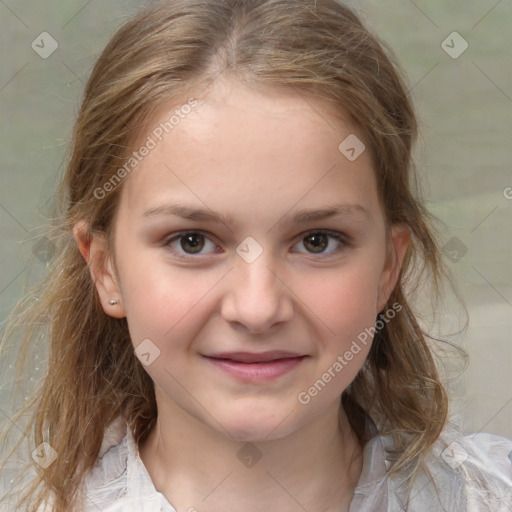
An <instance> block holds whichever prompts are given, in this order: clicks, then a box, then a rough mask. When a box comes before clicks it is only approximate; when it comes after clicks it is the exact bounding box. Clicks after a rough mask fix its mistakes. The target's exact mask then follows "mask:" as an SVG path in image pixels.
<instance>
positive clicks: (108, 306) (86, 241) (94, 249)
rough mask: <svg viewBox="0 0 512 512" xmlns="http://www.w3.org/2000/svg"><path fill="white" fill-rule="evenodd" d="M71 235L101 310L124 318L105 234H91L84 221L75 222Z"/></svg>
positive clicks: (119, 292) (115, 316) (119, 291)
mask: <svg viewBox="0 0 512 512" xmlns="http://www.w3.org/2000/svg"><path fill="white" fill-rule="evenodd" d="M73 236H74V238H75V240H76V243H77V245H78V250H79V251H80V253H81V254H82V257H83V258H84V260H85V261H86V263H87V265H88V266H89V270H90V272H91V277H92V280H93V282H94V285H95V286H96V290H97V291H98V296H99V298H100V301H101V305H102V307H103V311H105V313H106V314H107V315H109V316H112V317H114V318H124V317H125V316H126V313H125V310H124V307H123V303H122V299H121V290H120V288H119V284H118V281H117V277H116V274H115V272H114V268H113V265H112V261H111V255H110V254H109V251H108V247H107V240H106V238H105V236H103V235H101V234H91V233H90V231H89V226H88V223H87V222H86V221H80V222H77V223H76V224H75V226H74V227H73Z"/></svg>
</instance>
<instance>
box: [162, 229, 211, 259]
mask: <svg viewBox="0 0 512 512" xmlns="http://www.w3.org/2000/svg"><path fill="white" fill-rule="evenodd" d="M163 245H164V246H165V247H166V248H168V249H169V250H170V251H171V252H172V253H173V254H175V255H176V256H177V257H180V258H186V257H188V256H196V255H197V256H206V255H208V254H211V253H214V252H218V250H219V247H218V246H217V245H216V244H215V243H214V242H212V240H210V238H208V237H207V236H206V235H203V234H202V233H199V232H197V231H182V232H181V233H177V234H175V235H174V236H172V237H170V238H168V239H167V240H166V241H164V242H163ZM208 246H209V247H208Z"/></svg>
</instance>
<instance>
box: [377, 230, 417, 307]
mask: <svg viewBox="0 0 512 512" xmlns="http://www.w3.org/2000/svg"><path fill="white" fill-rule="evenodd" d="M390 231H391V232H390V233H389V234H388V248H387V251H386V262H385V264H384V269H383V270H382V275H381V280H380V284H379V290H378V297H377V307H378V309H377V311H378V312H380V311H382V310H383V309H384V307H385V306H386V303H387V301H388V299H389V297H390V295H391V293H392V292H393V290H394V289H395V286H396V284H397V282H398V278H399V277H400V271H401V269H402V263H403V260H404V256H405V253H406V251H407V247H408V246H409V242H410V240H411V230H410V228H409V226H408V225H407V224H393V225H392V226H391V230H390Z"/></svg>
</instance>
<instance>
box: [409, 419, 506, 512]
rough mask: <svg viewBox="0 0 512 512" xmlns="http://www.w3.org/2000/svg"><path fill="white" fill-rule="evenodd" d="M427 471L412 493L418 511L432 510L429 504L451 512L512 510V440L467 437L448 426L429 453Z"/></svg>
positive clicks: (483, 434)
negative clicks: (429, 508)
mask: <svg viewBox="0 0 512 512" xmlns="http://www.w3.org/2000/svg"><path fill="white" fill-rule="evenodd" d="M426 468H427V469H428V471H427V472H426V473H425V474H423V475H420V477H419V478H418V481H417V482H416V483H415V486H414V487H413V493H412V494H411V496H412V498H411V499H412V503H413V504H414V501H415V500H416V501H417V502H418V504H419V505H418V507H417V509H418V510H421V511H422V510H425V511H426V510H428V507H427V504H428V503H430V504H432V503H434V504H436V505H438V506H441V507H443V508H442V510H447V511H450V512H510V511H511V510H512V440H510V439H506V438H505V437H501V436H498V435H493V434H487V433H477V434H472V435H466V436H464V435H461V434H458V433H457V431H456V430H455V429H452V428H451V427H448V428H447V429H446V430H445V431H444V432H443V434H442V435H441V436H440V438H439V439H438V440H437V441H436V443H434V445H433V447H432V449H431V451H430V453H429V454H428V456H427V459H426ZM423 503H424V504H423ZM412 510H414V511H415V510H416V509H415V508H414V507H413V509H412Z"/></svg>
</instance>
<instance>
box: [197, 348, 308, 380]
mask: <svg viewBox="0 0 512 512" xmlns="http://www.w3.org/2000/svg"><path fill="white" fill-rule="evenodd" d="M269 354H271V353H269V352H266V353H263V354H248V353H247V352H246V353H240V352H237V353H231V354H230V356H232V357H239V358H241V357H245V358H246V359H254V358H256V357H259V358H260V361H259V362H242V361H239V360H233V359H227V358H219V357H218V355H216V356H215V357H212V356H204V357H205V358H206V359H207V360H208V361H209V362H211V363H212V364H213V365H214V366H216V367H217V368H219V369H220V370H222V371H223V372H224V373H227V374H228V375H230V376H232V377H235V378H237V379H240V380H243V381H246V382H265V381H270V380H274V379H278V378H279V377H282V376H283V375H285V374H287V373H289V372H291V371H292V370H293V369H294V368H296V367H297V366H298V365H299V364H300V363H301V362H302V360H303V359H305V358H306V357H307V356H299V355H292V356H290V353H287V355H286V357H283V356H282V352H281V353H280V354H281V356H280V357H279V354H277V356H278V357H276V355H275V354H274V355H273V356H272V357H273V358H272V359H266V360H264V361H261V358H262V357H265V358H268V357H270V355H269Z"/></svg>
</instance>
